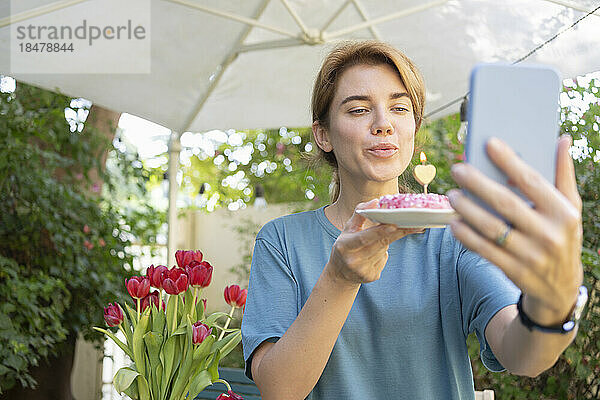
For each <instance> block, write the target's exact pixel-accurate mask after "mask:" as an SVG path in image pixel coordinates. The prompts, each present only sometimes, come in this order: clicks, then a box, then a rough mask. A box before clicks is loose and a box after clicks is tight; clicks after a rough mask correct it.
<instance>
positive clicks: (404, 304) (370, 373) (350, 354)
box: [242, 207, 520, 400]
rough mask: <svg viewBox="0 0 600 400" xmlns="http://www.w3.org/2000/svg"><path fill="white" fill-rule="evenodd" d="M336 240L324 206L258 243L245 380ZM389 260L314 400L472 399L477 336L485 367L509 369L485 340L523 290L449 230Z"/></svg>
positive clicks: (246, 323)
mask: <svg viewBox="0 0 600 400" xmlns="http://www.w3.org/2000/svg"><path fill="white" fill-rule="evenodd" d="M339 234H340V230H339V229H337V228H336V227H335V226H334V225H333V224H332V223H331V222H330V221H329V220H328V219H327V217H326V216H325V213H324V207H322V208H319V209H317V210H313V211H307V212H302V213H298V214H292V215H287V216H285V217H281V218H277V219H275V220H273V221H270V222H269V223H267V224H266V225H265V226H264V227H263V228H262V229H261V231H260V232H259V234H258V235H257V237H256V243H255V246H254V253H253V256H252V266H251V271H250V284H249V288H248V299H247V301H246V309H245V312H244V318H243V321H242V344H243V348H244V358H245V360H246V375H248V377H249V378H252V376H251V370H250V363H251V361H252V360H251V357H252V353H253V351H254V350H255V349H256V348H257V347H258V345H259V344H261V343H262V342H263V341H265V340H270V341H276V340H277V339H278V338H280V337H282V336H283V334H284V333H285V332H286V330H287V329H288V328H289V327H290V325H291V324H292V323H293V322H294V320H295V319H296V317H297V316H298V314H299V313H300V310H301V309H302V307H303V305H304V303H305V302H306V300H307V299H308V297H309V296H310V294H311V291H312V289H313V287H314V285H315V284H316V282H317V280H318V278H319V276H320V275H321V272H322V271H323V268H324V267H325V265H326V264H327V262H328V260H329V256H330V254H331V248H332V246H333V243H334V242H335V240H336V239H337V237H338V235H339ZM388 253H389V258H388V261H387V264H386V266H385V268H384V269H383V271H382V273H381V277H380V279H379V280H377V281H375V282H370V283H366V284H363V285H361V287H360V290H359V291H358V295H357V296H356V299H355V301H354V304H353V305H352V308H351V310H350V313H349V314H348V318H347V319H346V322H345V323H344V326H343V328H342V330H341V332H340V335H339V336H338V338H337V341H336V343H335V345H334V347H333V351H332V352H331V356H330V358H329V360H328V362H327V365H326V366H325V369H324V371H323V374H322V375H321V377H320V379H319V381H318V382H317V384H316V386H315V387H314V389H313V391H312V392H311V393H310V395H309V396H308V399H331V398H336V399H339V398H341V399H361V400H362V399H411V400H413V399H432V400H433V399H435V400H438V399H471V400H472V399H474V397H475V396H474V389H473V375H472V371H471V364H470V361H469V355H468V351H467V346H466V337H467V335H468V334H469V333H471V332H473V331H475V333H476V335H477V338H478V340H479V343H480V349H481V353H480V355H481V359H482V361H483V363H484V365H485V366H486V367H487V368H488V369H490V370H491V371H502V370H504V367H503V366H502V365H501V364H500V363H499V362H498V360H497V359H496V357H495V356H494V354H493V353H492V350H491V349H490V347H489V345H488V343H487V341H486V339H485V335H484V332H485V327H486V326H487V324H488V322H489V321H490V319H491V318H492V317H493V316H494V314H496V313H497V312H498V311H499V310H500V309H502V308H504V307H506V306H508V305H510V304H515V303H516V302H517V301H518V298H519V294H520V291H519V289H518V288H517V287H516V286H515V285H514V284H513V283H512V282H511V281H510V280H509V279H508V278H507V277H506V276H505V275H504V274H503V273H502V271H501V270H499V269H498V268H497V267H496V266H494V265H493V264H491V263H489V262H488V261H487V260H485V259H483V258H482V257H481V256H479V255H477V254H476V253H473V252H471V251H470V250H467V249H466V248H465V247H463V246H462V244H461V243H460V242H459V241H458V240H456V239H455V238H454V236H453V235H452V233H451V231H450V229H449V228H433V229H427V230H426V231H425V233H421V234H411V235H408V236H405V237H403V238H401V239H399V240H397V241H395V242H393V243H392V244H391V245H390V246H389V251H388Z"/></svg>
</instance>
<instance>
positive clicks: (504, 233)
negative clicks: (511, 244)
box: [495, 224, 512, 247]
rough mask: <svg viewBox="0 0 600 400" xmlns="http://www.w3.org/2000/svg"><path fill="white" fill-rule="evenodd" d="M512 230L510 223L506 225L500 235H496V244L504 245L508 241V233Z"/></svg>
mask: <svg viewBox="0 0 600 400" xmlns="http://www.w3.org/2000/svg"><path fill="white" fill-rule="evenodd" d="M511 230H512V226H510V224H507V225H504V230H503V231H502V233H500V234H499V235H498V236H496V240H495V241H496V244H497V245H498V246H500V247H503V246H504V244H505V243H506V239H508V235H509V234H510V231H511Z"/></svg>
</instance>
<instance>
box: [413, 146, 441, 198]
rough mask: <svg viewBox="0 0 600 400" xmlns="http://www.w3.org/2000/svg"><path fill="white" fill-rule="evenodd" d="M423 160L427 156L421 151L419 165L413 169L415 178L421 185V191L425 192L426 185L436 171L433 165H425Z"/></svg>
mask: <svg viewBox="0 0 600 400" xmlns="http://www.w3.org/2000/svg"><path fill="white" fill-rule="evenodd" d="M425 162H427V156H425V153H423V152H421V165H417V166H416V167H415V169H414V170H413V175H414V177H415V179H416V180H417V182H419V183H420V184H421V185H423V193H427V186H428V185H429V184H430V183H431V181H433V178H435V172H436V170H435V166H434V165H431V164H427V165H425Z"/></svg>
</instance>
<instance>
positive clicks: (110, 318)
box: [104, 303, 123, 327]
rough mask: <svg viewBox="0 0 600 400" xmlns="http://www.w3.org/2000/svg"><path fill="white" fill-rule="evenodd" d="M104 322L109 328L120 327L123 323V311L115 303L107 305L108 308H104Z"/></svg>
mask: <svg viewBox="0 0 600 400" xmlns="http://www.w3.org/2000/svg"><path fill="white" fill-rule="evenodd" d="M104 321H106V325H108V326H110V327H113V326H117V325H120V324H121V322H123V311H122V310H121V307H119V305H118V304H117V303H114V304H110V303H108V307H104Z"/></svg>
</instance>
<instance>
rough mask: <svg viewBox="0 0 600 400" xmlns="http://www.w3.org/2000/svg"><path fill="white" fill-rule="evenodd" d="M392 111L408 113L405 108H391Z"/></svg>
mask: <svg viewBox="0 0 600 400" xmlns="http://www.w3.org/2000/svg"><path fill="white" fill-rule="evenodd" d="M392 110H394V111H408V108H406V107H393V108H392Z"/></svg>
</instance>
